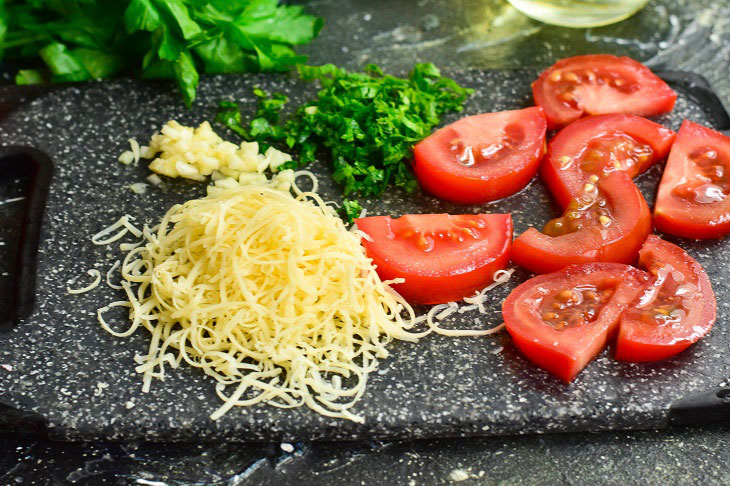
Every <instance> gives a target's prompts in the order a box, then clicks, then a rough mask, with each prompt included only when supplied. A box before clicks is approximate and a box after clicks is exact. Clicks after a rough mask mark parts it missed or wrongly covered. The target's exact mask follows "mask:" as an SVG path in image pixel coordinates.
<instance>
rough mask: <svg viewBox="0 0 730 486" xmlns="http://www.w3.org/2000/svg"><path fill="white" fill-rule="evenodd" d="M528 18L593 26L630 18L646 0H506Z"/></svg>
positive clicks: (568, 25) (571, 25) (558, 23)
mask: <svg viewBox="0 0 730 486" xmlns="http://www.w3.org/2000/svg"><path fill="white" fill-rule="evenodd" d="M508 1H509V2H510V3H511V4H512V5H513V6H514V7H515V8H516V9H518V10H520V11H521V12H522V13H524V14H525V15H527V16H528V17H532V18H533V19H536V20H539V21H541V22H545V23H547V24H553V25H562V26H564V27H596V26H599V25H608V24H612V23H614V22H618V21H620V20H623V19H625V18H627V17H630V16H631V15H633V14H634V13H636V12H637V11H638V10H640V9H641V8H642V7H644V5H646V4H647V2H648V0H508Z"/></svg>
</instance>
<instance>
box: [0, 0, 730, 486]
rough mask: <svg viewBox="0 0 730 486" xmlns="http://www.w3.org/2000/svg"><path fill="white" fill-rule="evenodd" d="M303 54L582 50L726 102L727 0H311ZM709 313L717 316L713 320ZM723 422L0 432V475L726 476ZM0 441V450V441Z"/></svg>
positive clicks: (41, 479) (528, 56)
mask: <svg viewBox="0 0 730 486" xmlns="http://www.w3.org/2000/svg"><path fill="white" fill-rule="evenodd" d="M306 5H307V8H308V9H309V10H310V11H311V12H313V13H316V14H319V15H322V16H323V17H324V18H325V28H324V29H323V31H322V33H321V35H320V37H319V38H318V39H317V40H315V41H314V42H313V43H312V44H311V45H309V46H307V47H306V48H304V49H302V50H303V51H304V52H305V53H307V54H309V56H310V62H311V63H312V64H320V63H325V62H334V63H336V64H338V65H340V66H343V67H347V68H351V69H356V68H360V67H362V66H363V65H364V64H366V63H369V62H374V63H377V64H379V65H381V66H382V67H383V68H384V69H385V70H386V71H389V72H393V73H399V74H403V73H405V72H407V71H408V70H409V69H410V68H411V67H412V65H413V63H414V62H419V61H431V62H434V63H436V64H437V65H438V66H439V67H442V68H464V67H466V68H512V67H542V66H547V65H549V64H551V63H552V62H554V61H555V60H556V59H559V58H561V57H566V56H570V55H576V54H582V53H590V52H610V53H615V54H622V55H630V56H632V57H634V58H636V59H638V60H641V61H643V62H646V63H647V64H648V65H650V66H651V67H652V68H655V69H672V70H677V69H679V70H687V71H694V72H698V73H700V74H703V75H704V76H705V77H706V78H707V79H708V80H709V81H710V83H711V84H712V86H713V88H714V90H715V91H716V92H717V93H718V95H719V96H720V98H721V99H722V100H723V101H724V102H725V106H726V107H728V106H730V105H728V102H730V78H728V72H729V68H730V2H727V1H709V0H702V1H689V0H679V1H669V0H653V1H651V2H650V3H649V5H648V6H647V7H646V8H645V9H644V10H642V11H641V12H640V13H638V14H637V15H635V16H634V17H632V18H630V19H628V20H626V21H624V22H621V23H619V24H615V25H612V26H608V27H602V28H596V29H578V30H570V29H564V28H558V27H549V26H545V25H543V24H540V23H538V22H534V21H531V20H529V19H527V18H526V17H524V16H522V15H521V14H519V13H518V12H517V11H516V10H514V9H513V8H511V7H510V6H509V5H508V4H507V3H506V2H504V1H496V0H482V1H475V0H411V1H397V0H382V1H375V0H370V1H358V0H320V1H313V2H306ZM723 324H724V323H722V322H720V323H718V324H717V325H723ZM728 432H730V426H728V424H727V423H724V424H718V425H713V426H703V427H692V428H674V429H669V430H665V431H646V432H613V433H601V434H585V433H583V434H562V435H551V436H530V437H505V438H485V439H453V440H431V441H418V442H410V443H383V442H373V443H357V444H331V443H330V444H327V443H316V444H292V447H293V451H291V452H289V450H290V447H289V445H288V444H285V445H283V448H282V445H281V444H146V443H144V444H61V443H49V442H45V441H42V440H35V439H23V438H18V437H7V436H5V437H0V484H2V485H6V484H7V485H13V484H89V485H97V484H147V485H150V484H151V485H163V484H167V485H173V484H220V485H248V484H272V485H273V484H276V485H279V484H295V483H300V484H414V485H416V484H448V483H450V482H459V483H460V484H622V485H627V484H691V483H693V484H730V475H729V474H728V469H729V468H728V466H729V465H730V447H729V445H730V444H729V442H730V440H729V439H730V435H728ZM2 452H4V453H2Z"/></svg>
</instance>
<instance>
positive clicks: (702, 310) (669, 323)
mask: <svg viewBox="0 0 730 486" xmlns="http://www.w3.org/2000/svg"><path fill="white" fill-rule="evenodd" d="M639 255H640V258H639V265H640V266H641V267H642V268H645V269H646V270H647V272H649V275H650V276H651V277H652V281H651V282H650V283H649V284H648V286H646V288H645V289H644V291H643V292H642V293H641V295H640V296H638V297H637V298H636V300H635V301H634V302H633V303H632V304H631V306H630V307H629V309H627V310H626V312H624V314H623V315H622V316H621V321H620V323H619V331H618V337H617V339H616V353H615V355H616V359H618V360H621V361H659V360H663V359H666V358H669V357H671V356H674V355H675V354H677V353H679V352H680V351H683V350H684V349H686V348H688V347H689V346H690V345H691V344H692V343H695V342H697V340H699V339H700V338H701V337H702V336H704V335H705V334H707V333H708V332H710V329H711V328H712V324H713V323H714V322H715V317H716V314H717V302H716V300H715V294H714V292H713V291H712V285H710V279H709V278H708V277H707V274H706V273H705V271H704V269H703V268H702V266H701V265H700V264H699V263H697V262H696V261H695V260H694V259H693V258H692V257H690V256H689V255H688V254H687V253H686V252H685V251H684V250H682V249H681V248H680V247H678V246H676V245H673V244H671V243H669V242H668V241H664V240H662V239H661V238H659V237H658V236H654V235H651V236H649V238H648V239H647V240H646V243H644V246H643V247H642V248H641V251H640V252H639Z"/></svg>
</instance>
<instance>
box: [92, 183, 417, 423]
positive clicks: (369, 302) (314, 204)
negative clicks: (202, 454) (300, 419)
mask: <svg viewBox="0 0 730 486" xmlns="http://www.w3.org/2000/svg"><path fill="white" fill-rule="evenodd" d="M144 238H145V240H146V244H145V245H144V246H140V247H138V248H135V249H133V250H132V251H130V252H129V253H128V254H127V256H126V258H125V260H124V262H123V263H122V266H121V268H122V276H123V280H122V286H123V288H124V290H125V292H126V294H127V298H128V300H127V301H119V302H115V303H113V304H112V305H113V306H126V307H129V313H130V319H131V320H132V326H131V327H130V328H129V329H127V330H126V331H124V332H117V331H114V330H112V329H111V327H110V326H109V324H108V323H107V322H106V321H105V320H104V318H103V313H104V311H105V310H107V309H108V308H107V309H102V310H101V311H100V313H99V318H100V322H101V323H102V326H104V328H105V329H106V330H107V331H109V332H111V333H112V334H114V335H116V336H129V335H130V334H132V333H133V332H134V331H135V330H136V329H137V328H138V327H139V326H143V327H145V328H146V329H147V330H148V331H149V332H150V334H151V336H152V339H151V342H150V345H149V349H148V352H147V354H146V356H144V357H142V358H140V360H139V361H140V366H138V367H137V371H138V372H141V373H144V388H143V389H144V390H145V391H147V390H149V387H150V382H151V379H152V378H163V377H164V375H165V368H166V367H167V366H170V367H173V368H176V367H178V366H179V365H180V363H181V362H183V361H184V362H186V363H188V364H189V365H192V366H195V367H198V368H202V369H203V370H204V371H205V372H206V373H207V374H208V375H211V376H212V377H214V378H215V379H216V380H217V381H218V383H219V387H218V388H217V392H218V395H219V396H220V397H221V399H223V400H224V402H225V403H224V405H223V406H222V407H221V408H220V409H219V410H218V411H216V412H215V413H214V414H213V415H212V418H213V419H216V418H218V417H220V416H221V415H223V414H224V413H225V412H226V411H227V410H229V409H230V408H231V407H233V406H236V405H251V404H255V403H258V402H262V401H266V402H268V403H269V404H272V405H275V406H279V407H297V406H300V405H306V406H308V407H310V408H312V409H314V410H316V411H317V412H319V413H321V414H323V415H328V416H332V417H340V418H347V419H351V420H356V421H362V417H360V416H358V415H354V414H352V413H351V412H350V411H349V409H350V408H351V407H352V406H353V405H354V404H355V402H356V401H357V400H358V398H359V397H360V396H361V395H362V393H363V392H364V390H365V384H366V381H367V376H368V373H369V372H371V371H372V370H374V369H375V368H376V366H377V364H378V360H379V359H382V358H385V357H386V356H387V355H388V351H387V349H386V345H387V344H388V343H389V342H390V341H391V340H392V339H402V340H408V341H414V340H416V339H417V338H418V337H419V336H422V335H423V333H412V332H409V331H408V329H409V328H410V327H412V326H413V322H414V321H415V319H414V318H415V316H414V314H413V309H412V308H411V307H410V306H409V305H408V304H407V303H406V302H405V301H404V300H403V299H402V298H401V297H400V296H398V295H397V294H396V293H394V292H392V291H391V290H390V289H389V287H388V286H387V283H384V282H381V281H380V279H379V278H378V275H377V273H376V272H375V269H374V268H373V266H372V264H371V263H370V260H369V259H368V258H367V257H366V256H365V253H364V251H363V248H362V246H361V245H360V235H359V234H358V233H357V232H351V231H348V230H347V229H346V228H345V226H344V224H343V222H342V220H341V219H340V218H338V217H337V216H336V214H334V212H333V211H332V209H331V208H330V207H329V206H327V205H326V204H325V203H324V202H323V201H322V200H321V199H320V198H319V196H317V195H316V194H314V193H303V194H301V195H300V196H298V197H293V196H292V195H290V194H289V193H287V192H282V191H277V190H275V189H271V188H264V187H253V186H245V187H237V188H232V189H227V188H211V189H210V191H209V195H208V196H207V197H205V198H202V199H195V200H191V201H187V202H186V203H184V204H182V205H176V206H173V207H172V208H171V209H170V210H169V211H168V213H167V214H166V215H165V216H164V218H163V219H162V222H161V223H160V226H159V228H158V229H157V230H156V231H155V232H152V231H151V230H149V229H145V230H144ZM134 286H136V288H135V287H134ZM403 311H405V314H406V316H407V317H405V318H404V317H402V315H403ZM426 332H428V331H426Z"/></svg>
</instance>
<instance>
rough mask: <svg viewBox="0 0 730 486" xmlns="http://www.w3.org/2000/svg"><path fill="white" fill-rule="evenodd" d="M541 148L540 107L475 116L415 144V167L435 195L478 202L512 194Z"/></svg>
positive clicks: (536, 162) (537, 160) (542, 119)
mask: <svg viewBox="0 0 730 486" xmlns="http://www.w3.org/2000/svg"><path fill="white" fill-rule="evenodd" d="M544 153H545V116H544V115H543V114H542V109H540V108H538V107H532V108H526V109H524V110H514V111H502V112H499V113H484V114H482V115H474V116H469V117H466V118H462V119H461V120H459V121H457V122H454V123H452V124H451V125H448V126H446V127H444V128H442V129H440V130H438V131H437V132H435V133H433V134H432V135H430V136H429V137H427V138H426V139H424V140H422V141H421V142H420V143H418V144H417V145H416V146H415V147H414V148H413V171H414V172H415V174H416V177H417V178H418V181H419V182H420V183H421V186H423V188H424V189H425V190H426V191H428V192H430V193H431V194H433V195H434V196H436V197H438V198H441V199H446V200H448V201H453V202H456V203H462V204H479V203H483V202H487V201H494V200H495V199H501V198H503V197H507V196H509V195H511V194H514V193H516V192H517V191H519V190H520V189H522V188H523V187H525V186H526V185H527V183H528V182H530V180H531V179H532V178H533V176H534V175H535V172H537V167H538V165H539V164H540V159H541V158H542V155H543V154H544Z"/></svg>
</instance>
